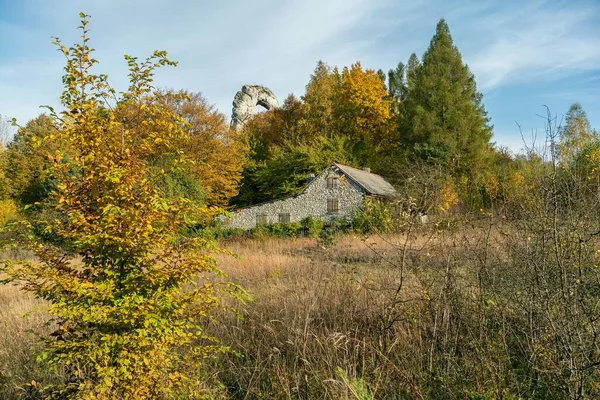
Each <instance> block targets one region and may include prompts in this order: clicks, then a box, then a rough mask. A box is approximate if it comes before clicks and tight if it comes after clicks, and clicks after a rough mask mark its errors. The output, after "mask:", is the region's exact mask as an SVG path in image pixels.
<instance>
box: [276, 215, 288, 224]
mask: <svg viewBox="0 0 600 400" xmlns="http://www.w3.org/2000/svg"><path fill="white" fill-rule="evenodd" d="M279 223H280V224H289V223H290V213H280V214H279Z"/></svg>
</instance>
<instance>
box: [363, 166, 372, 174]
mask: <svg viewBox="0 0 600 400" xmlns="http://www.w3.org/2000/svg"><path fill="white" fill-rule="evenodd" d="M363 171H365V172H368V173H371V168H369V167H367V168H363Z"/></svg>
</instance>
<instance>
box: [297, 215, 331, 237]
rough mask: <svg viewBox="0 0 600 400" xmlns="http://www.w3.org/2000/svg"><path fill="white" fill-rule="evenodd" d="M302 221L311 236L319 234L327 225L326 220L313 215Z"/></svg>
mask: <svg viewBox="0 0 600 400" xmlns="http://www.w3.org/2000/svg"><path fill="white" fill-rule="evenodd" d="M300 223H301V224H302V227H303V228H304V229H305V231H306V234H307V235H308V236H309V237H317V236H319V233H320V232H321V231H322V230H323V228H324V227H325V222H323V221H321V220H319V219H316V218H313V217H306V218H304V219H303V220H302V221H300Z"/></svg>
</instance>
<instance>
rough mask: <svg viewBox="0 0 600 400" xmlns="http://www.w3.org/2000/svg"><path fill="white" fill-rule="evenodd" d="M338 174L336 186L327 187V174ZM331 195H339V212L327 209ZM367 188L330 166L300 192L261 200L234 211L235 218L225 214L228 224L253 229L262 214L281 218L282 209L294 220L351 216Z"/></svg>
mask: <svg viewBox="0 0 600 400" xmlns="http://www.w3.org/2000/svg"><path fill="white" fill-rule="evenodd" d="M330 176H336V177H338V182H337V183H338V184H337V186H336V187H334V188H329V189H328V188H327V178H328V177H330ZM327 199H338V209H339V211H338V212H337V213H336V214H330V213H328V212H327ZM363 199H364V191H363V189H362V188H361V187H360V186H358V185H357V184H356V183H354V182H353V181H351V180H350V179H348V178H346V176H345V175H343V174H342V173H340V172H339V171H338V170H337V168H335V167H334V166H330V167H329V168H327V169H326V170H325V171H323V172H322V173H321V174H319V175H318V176H317V177H315V178H314V179H313V180H312V181H311V182H310V184H309V185H308V186H307V187H306V188H305V189H304V191H303V192H302V193H300V194H298V195H296V196H293V197H288V198H285V199H281V200H275V201H271V202H268V203H263V204H257V205H255V206H250V207H246V208H241V209H239V210H233V211H231V214H232V218H223V219H222V220H223V222H224V226H225V227H228V228H242V229H252V228H254V227H255V226H256V224H257V218H258V216H259V215H266V218H267V223H268V224H274V223H277V222H279V214H280V213H289V214H290V222H300V221H301V220H303V219H304V218H306V217H313V218H317V219H320V220H322V221H325V222H331V221H332V220H333V219H350V218H351V217H352V214H353V213H354V211H355V210H357V209H360V208H362V206H363Z"/></svg>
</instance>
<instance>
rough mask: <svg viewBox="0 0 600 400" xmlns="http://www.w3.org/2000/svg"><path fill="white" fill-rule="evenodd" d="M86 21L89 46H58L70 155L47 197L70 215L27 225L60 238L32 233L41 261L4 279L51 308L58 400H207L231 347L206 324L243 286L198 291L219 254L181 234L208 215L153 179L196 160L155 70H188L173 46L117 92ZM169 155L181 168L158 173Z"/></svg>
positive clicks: (134, 64) (53, 392) (30, 243)
mask: <svg viewBox="0 0 600 400" xmlns="http://www.w3.org/2000/svg"><path fill="white" fill-rule="evenodd" d="M80 16H81V19H82V24H81V26H80V27H79V28H80V29H81V32H82V41H81V43H80V44H76V45H74V46H72V47H66V46H64V45H63V44H62V43H61V42H60V41H59V40H58V39H56V42H55V43H56V45H57V46H58V48H59V50H60V51H61V52H62V53H63V54H64V55H65V57H66V60H67V62H66V67H65V71H66V72H65V75H64V77H63V82H64V85H65V88H64V92H63V94H62V97H61V100H62V104H63V105H64V107H65V111H63V112H61V113H54V112H53V111H52V113H53V117H54V118H55V119H56V121H57V125H58V130H57V132H56V133H55V135H58V136H60V139H62V140H64V141H65V142H67V143H68V144H69V146H70V149H71V153H70V154H69V156H68V157H63V155H62V153H61V151H57V152H56V154H55V155H54V158H53V160H54V162H53V166H52V169H53V177H54V179H55V181H56V186H55V187H56V190H55V191H53V192H52V193H51V195H50V196H49V198H48V201H50V202H52V203H53V204H54V207H55V208H56V212H57V213H56V215H57V216H56V217H55V218H53V219H47V220H45V221H33V222H29V223H24V224H25V225H26V226H29V227H30V228H35V229H37V231H38V232H39V231H41V232H43V233H44V234H45V235H44V237H52V238H53V240H52V243H48V242H47V241H42V240H40V239H39V236H38V235H34V234H33V231H32V230H30V231H29V232H30V233H28V234H26V235H25V238H24V239H23V240H24V243H23V244H22V245H25V246H27V247H28V248H29V249H31V250H32V251H33V252H34V254H35V256H36V257H35V261H7V262H5V264H4V266H3V267H2V272H3V273H4V274H6V275H5V276H8V278H7V279H5V281H8V282H13V283H15V284H18V285H20V286H21V287H22V288H23V289H24V290H25V291H28V292H31V293H33V294H34V295H35V296H37V297H40V298H43V299H45V300H47V302H48V308H47V310H48V312H49V314H50V315H51V316H52V317H53V322H54V324H55V327H56V330H55V332H54V333H53V334H52V335H51V336H50V337H48V338H46V339H44V345H45V348H44V351H43V352H42V353H41V354H40V356H39V359H40V360H42V361H44V362H46V363H47V365H49V366H50V367H55V368H59V370H60V371H61V372H62V373H63V374H64V381H63V383H62V384H59V385H55V386H53V387H48V388H46V389H45V391H46V392H47V393H48V396H49V397H50V398H61V399H62V398H73V399H74V398H77V399H148V398H199V397H202V396H203V395H206V390H208V389H207V387H208V386H209V385H208V383H207V382H206V375H204V374H203V373H202V371H203V368H202V359H203V358H205V357H207V356H209V355H211V354H215V353H218V352H221V351H226V350H227V348H226V347H225V346H222V345H220V344H219V343H218V341H217V340H216V339H214V338H210V337H206V336H205V335H203V328H202V323H203V320H205V319H206V317H207V316H208V315H209V313H210V311H211V310H214V309H215V308H219V307H221V304H222V303H221V301H220V299H221V298H222V296H223V295H233V296H237V297H241V296H243V292H242V291H241V289H240V288H238V287H236V286H235V285H232V284H228V283H222V282H221V283H219V281H218V280H216V279H208V277H207V278H206V279H204V281H203V283H201V284H199V283H197V282H199V280H198V278H196V277H197V276H198V274H207V273H208V274H214V273H218V272H219V271H218V269H217V267H216V265H215V262H214V260H213V259H212V258H211V257H210V256H209V255H208V252H209V251H210V250H215V249H214V248H213V247H214V246H213V245H212V244H211V243H208V242H206V241H203V240H201V239H198V238H181V237H180V236H179V235H178V233H179V232H180V231H181V229H182V228H183V227H184V226H185V224H186V223H189V222H193V221H194V220H195V219H197V218H201V217H204V216H206V214H207V212H208V211H207V210H206V209H199V208H198V207H197V206H195V205H194V203H192V202H191V201H190V200H187V199H185V198H181V197H165V196H163V195H162V193H160V192H159V190H158V189H157V187H156V186H155V185H154V182H155V181H157V180H159V178H160V177H159V176H156V175H158V174H167V173H169V172H171V171H174V170H177V169H182V168H188V167H189V166H190V159H189V157H188V156H187V154H185V152H184V151H183V149H182V148H181V143H185V140H186V137H187V133H186V128H185V122H184V120H183V119H182V118H181V117H180V116H178V115H177V114H176V113H174V112H173V110H172V109H171V108H169V107H165V106H164V103H163V102H162V101H160V99H159V96H160V94H157V93H155V92H154V91H153V87H152V85H151V83H152V76H153V74H154V71H155V69H156V68H158V67H161V66H165V65H174V64H175V63H174V62H172V61H169V59H168V58H167V55H166V53H165V52H162V51H155V52H154V53H153V55H152V56H151V57H149V58H148V59H146V60H145V61H143V62H138V60H137V58H136V57H131V56H125V58H126V60H127V63H128V65H129V79H130V86H129V88H128V89H127V90H126V91H125V92H123V93H121V95H120V96H119V97H118V98H117V95H116V92H115V90H113V89H112V88H111V87H110V86H109V84H108V83H107V77H106V76H105V75H94V74H93V73H92V72H91V68H92V67H93V66H94V64H96V63H97V61H96V60H95V59H93V58H92V52H93V50H92V49H91V48H90V47H89V45H88V41H89V39H88V28H87V25H88V19H87V18H88V16H86V15H85V14H80ZM164 154H170V155H171V157H170V158H169V160H170V164H169V165H166V164H165V165H164V167H163V168H164V169H163V170H160V171H157V170H156V169H155V168H151V167H150V165H149V160H151V159H152V157H153V156H158V155H164Z"/></svg>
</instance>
